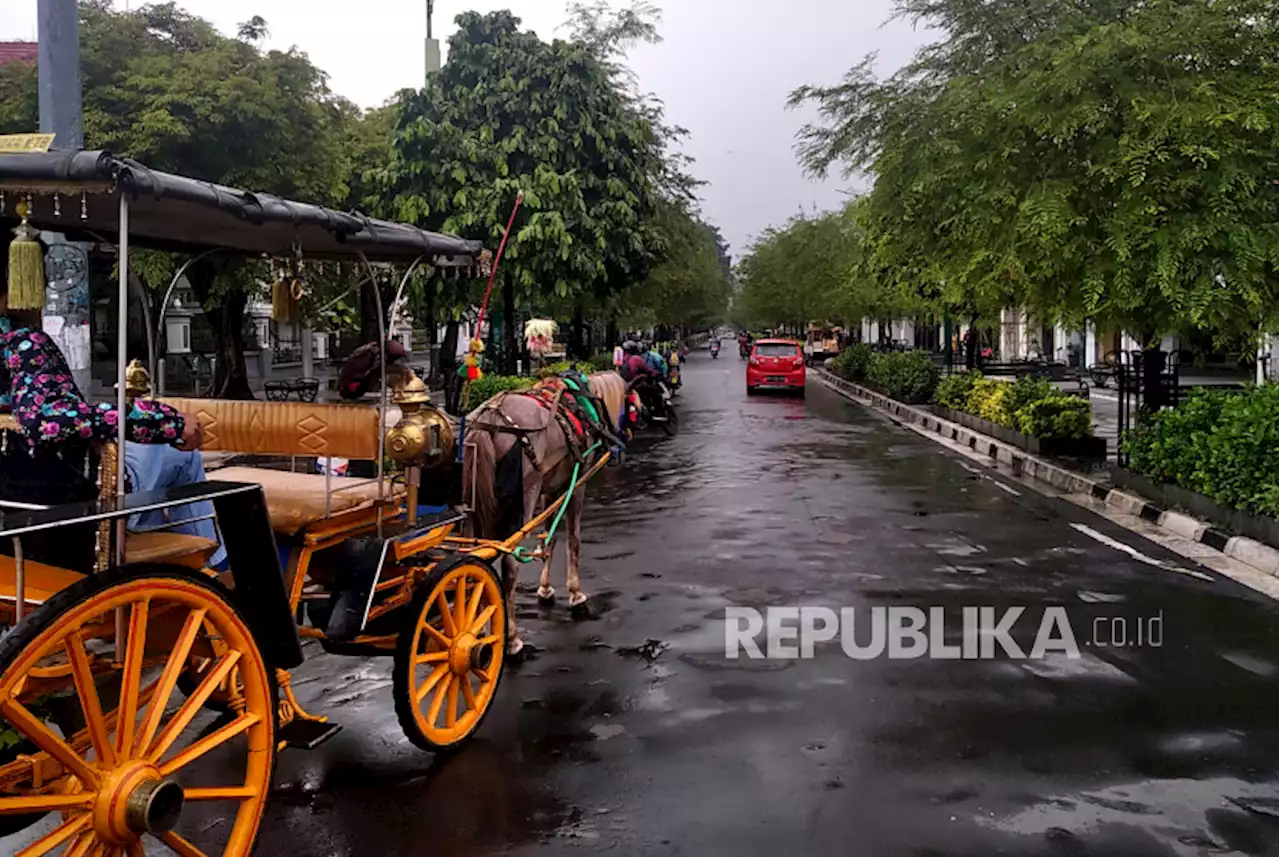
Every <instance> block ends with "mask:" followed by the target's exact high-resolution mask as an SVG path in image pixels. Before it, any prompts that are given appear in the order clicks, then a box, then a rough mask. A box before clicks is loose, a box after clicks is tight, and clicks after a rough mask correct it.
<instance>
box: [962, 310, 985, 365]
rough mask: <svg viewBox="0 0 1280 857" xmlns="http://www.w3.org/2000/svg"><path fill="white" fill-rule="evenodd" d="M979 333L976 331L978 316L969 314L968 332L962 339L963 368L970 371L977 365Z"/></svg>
mask: <svg viewBox="0 0 1280 857" xmlns="http://www.w3.org/2000/svg"><path fill="white" fill-rule="evenodd" d="M980 336H981V333H979V331H978V316H977V315H971V316H969V332H968V335H967V336H966V338H965V341H964V368H965V371H972V370H973V369H976V368H977V367H978V345H979V337H980Z"/></svg>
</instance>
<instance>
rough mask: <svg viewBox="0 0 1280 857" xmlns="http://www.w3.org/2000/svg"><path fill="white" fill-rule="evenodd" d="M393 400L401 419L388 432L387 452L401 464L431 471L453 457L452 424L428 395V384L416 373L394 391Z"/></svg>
mask: <svg viewBox="0 0 1280 857" xmlns="http://www.w3.org/2000/svg"><path fill="white" fill-rule="evenodd" d="M392 401H393V402H395V404H396V405H397V406H399V408H400V412H401V417H400V421H399V422H398V423H396V424H395V425H394V426H393V427H392V428H391V430H390V431H388V432H387V452H388V454H389V455H390V456H391V458H392V459H393V460H394V461H396V462H398V463H400V464H404V465H418V466H420V467H422V468H423V469H425V470H431V469H434V468H436V467H439V466H441V465H443V464H445V463H447V462H449V461H452V460H453V457H454V452H455V450H456V447H455V446H454V444H455V440H454V435H453V426H451V425H450V424H449V420H448V418H447V417H446V416H445V415H444V414H443V413H441V411H440V410H439V409H438V408H437V407H436V406H435V405H433V404H431V399H430V398H429V397H428V396H427V385H426V384H424V383H423V382H422V379H421V378H419V377H418V376H417V375H416V374H413V373H410V376H409V381H408V383H406V384H405V385H404V386H403V387H401V388H400V389H399V390H396V392H395V395H394V397H393V398H392Z"/></svg>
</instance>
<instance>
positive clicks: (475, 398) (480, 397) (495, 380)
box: [467, 375, 533, 409]
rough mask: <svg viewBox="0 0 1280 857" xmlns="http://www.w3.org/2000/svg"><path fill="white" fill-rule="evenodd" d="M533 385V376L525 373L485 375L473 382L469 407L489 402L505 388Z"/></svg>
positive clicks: (513, 388) (520, 387)
mask: <svg viewBox="0 0 1280 857" xmlns="http://www.w3.org/2000/svg"><path fill="white" fill-rule="evenodd" d="M531 386H533V379H532V378H525V377H524V376H523V375H485V376H484V377H483V378H481V379H480V380H479V381H472V382H471V396H470V398H469V399H468V401H467V407H468V409H471V408H475V407H477V406H479V405H480V404H481V403H483V402H487V401H489V400H490V399H492V398H493V397H494V396H496V395H498V394H499V393H501V392H502V391H503V390H520V389H523V388H525V387H531Z"/></svg>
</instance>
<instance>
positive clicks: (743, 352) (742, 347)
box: [738, 330, 751, 357]
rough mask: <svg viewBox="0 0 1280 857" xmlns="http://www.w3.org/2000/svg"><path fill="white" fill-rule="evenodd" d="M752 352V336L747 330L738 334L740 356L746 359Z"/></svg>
mask: <svg viewBox="0 0 1280 857" xmlns="http://www.w3.org/2000/svg"><path fill="white" fill-rule="evenodd" d="M750 351H751V334H750V333H747V332H746V331H745V330H744V331H742V333H739V334H738V355H739V356H741V357H746V356H747V354H748V353H750Z"/></svg>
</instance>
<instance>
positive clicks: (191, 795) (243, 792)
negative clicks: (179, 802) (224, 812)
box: [183, 786, 258, 801]
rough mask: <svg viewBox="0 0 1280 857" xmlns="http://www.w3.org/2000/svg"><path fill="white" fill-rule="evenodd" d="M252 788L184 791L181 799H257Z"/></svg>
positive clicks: (237, 787) (239, 787)
mask: <svg viewBox="0 0 1280 857" xmlns="http://www.w3.org/2000/svg"><path fill="white" fill-rule="evenodd" d="M257 796H258V791H257V789H255V788H254V787H253V786H219V787H217V788H199V789H184V790H183V798H184V799H185V800H187V801H193V800H248V799H249V798H253V797H257Z"/></svg>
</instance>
